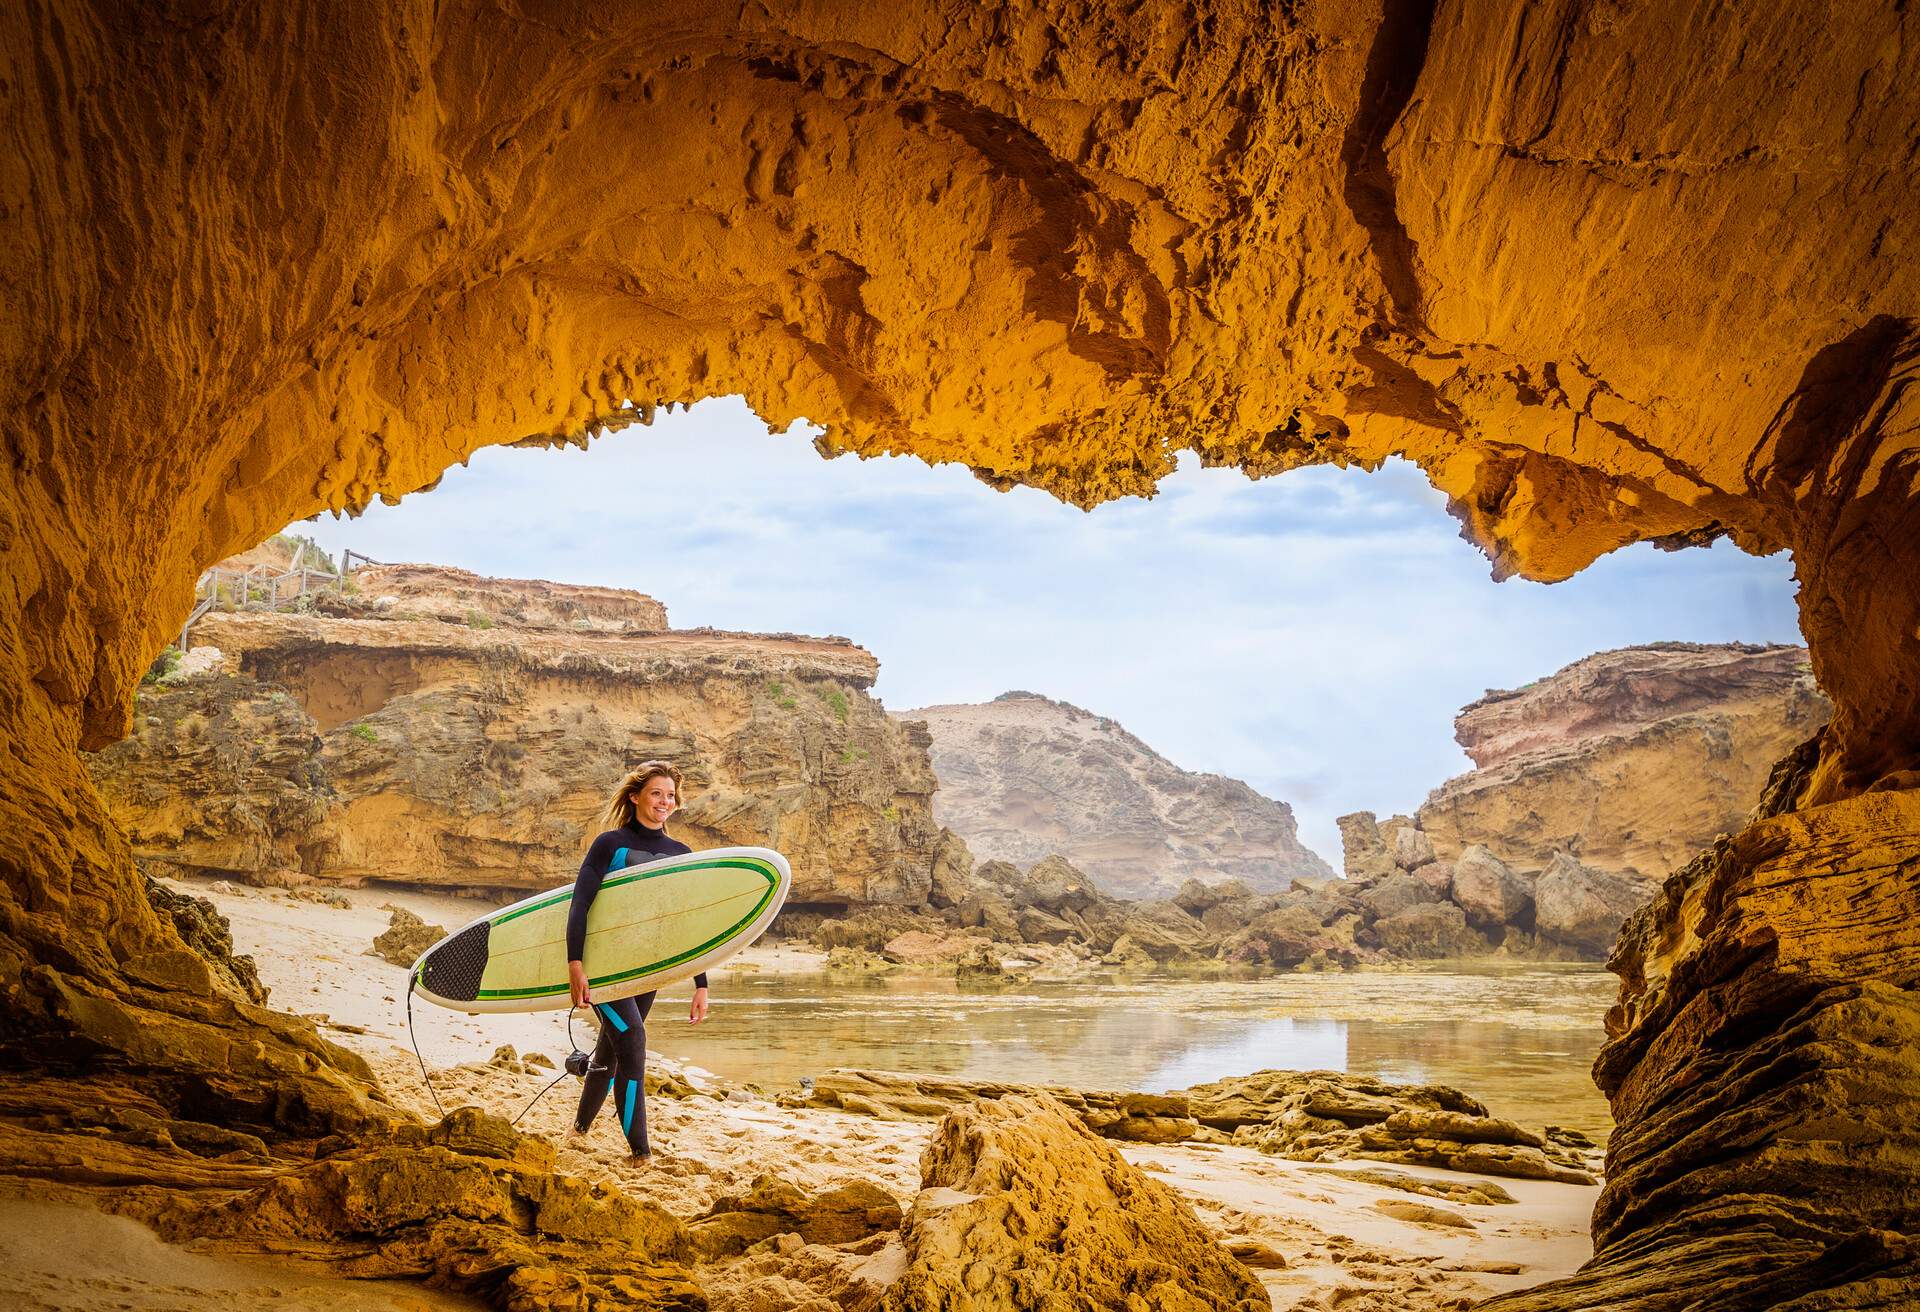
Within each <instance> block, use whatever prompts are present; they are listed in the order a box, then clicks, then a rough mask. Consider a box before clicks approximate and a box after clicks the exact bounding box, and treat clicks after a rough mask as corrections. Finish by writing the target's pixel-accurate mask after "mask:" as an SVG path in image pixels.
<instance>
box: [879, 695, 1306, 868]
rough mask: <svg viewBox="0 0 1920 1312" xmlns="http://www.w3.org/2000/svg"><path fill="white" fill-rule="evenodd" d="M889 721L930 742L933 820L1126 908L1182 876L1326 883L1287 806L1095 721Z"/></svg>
mask: <svg viewBox="0 0 1920 1312" xmlns="http://www.w3.org/2000/svg"><path fill="white" fill-rule="evenodd" d="M900 716H901V718H902V719H904V720H919V721H923V722H924V723H925V724H926V726H927V729H928V731H929V732H930V733H931V734H932V735H933V770H934V773H935V774H936V775H937V776H939V779H940V791H939V792H938V793H936V794H935V795H934V799H933V811H934V818H935V819H936V820H937V821H938V822H939V823H940V824H942V825H945V826H947V827H948V828H950V829H952V830H953V831H954V832H955V833H957V834H959V835H960V836H961V837H962V838H964V839H966V841H967V846H968V847H970V848H972V849H973V851H974V853H975V854H976V855H978V856H980V857H982V858H984V859H988V860H997V861H1006V862H1010V863H1014V864H1018V865H1032V864H1033V863H1034V862H1036V861H1039V860H1042V859H1043V858H1045V857H1048V856H1052V855H1055V854H1058V855H1060V856H1063V857H1065V858H1066V859H1067V860H1068V861H1070V862H1072V863H1073V864H1074V865H1075V866H1078V867H1079V868H1080V869H1082V870H1084V871H1086V872H1087V873H1088V874H1089V875H1091V876H1093V878H1094V879H1096V880H1097V881H1099V883H1100V885H1101V887H1103V888H1105V889H1107V890H1109V891H1110V892H1112V893H1113V894H1114V895H1115V896H1118V897H1125V898H1133V899H1151V898H1155V897H1166V896H1168V895H1170V894H1172V893H1173V891H1174V890H1175V889H1177V888H1179V887H1180V885H1181V884H1183V883H1185V882H1186V881H1187V880H1189V879H1198V880H1200V881H1201V882H1202V883H1207V884H1218V883H1223V882H1225V881H1227V880H1234V879H1237V880H1239V881H1241V882H1242V883H1244V884H1246V885H1248V886H1249V887H1251V888H1253V889H1256V890H1258V891H1260V892H1267V893H1271V892H1279V891H1281V890H1284V889H1285V888H1287V887H1288V885H1290V884H1291V883H1292V882H1293V880H1294V879H1296V878H1308V879H1324V878H1327V877H1328V876H1330V875H1331V874H1332V873H1333V871H1332V870H1331V869H1329V868H1328V866H1327V863H1326V862H1324V861H1322V860H1321V859H1320V858H1319V857H1318V856H1316V855H1315V854H1314V853H1313V852H1312V851H1310V850H1309V849H1308V848H1306V847H1305V846H1303V845H1302V844H1301V842H1300V837H1299V833H1298V830H1297V827H1296V826H1295V824H1294V819H1293V810H1292V808H1290V807H1289V806H1288V805H1287V804H1286V803H1285V802H1280V801H1275V800H1274V799H1272V798H1269V797H1262V796H1261V795H1260V794H1259V793H1257V792H1255V791H1254V790H1253V789H1251V788H1249V787H1248V786H1247V785H1246V784H1244V783H1241V782H1240V781H1239V780H1238V779H1228V778H1226V777H1225V776H1223V775H1217V774H1196V773H1193V772H1191V771H1187V770H1182V769H1181V768H1180V767H1179V766H1177V765H1175V764H1174V763H1173V762H1171V761H1169V760H1167V759H1166V758H1165V757H1164V756H1162V755H1160V754H1159V753H1158V752H1156V751H1154V750H1153V749H1152V748H1151V747H1149V746H1147V744H1145V743H1143V742H1141V741H1140V740H1139V739H1138V738H1136V737H1134V735H1132V734H1130V733H1128V732H1127V731H1126V730H1125V729H1124V728H1122V727H1121V726H1120V725H1119V724H1117V723H1115V722H1114V721H1112V720H1110V719H1107V718H1106V717H1105V716H1099V715H1094V714H1092V713H1091V712H1088V711H1083V710H1081V709H1080V708H1079V707H1077V706H1071V705H1069V704H1067V703H1066V702H1060V701H1055V700H1053V699H1052V698H1049V697H1042V696H1040V695H1038V694H1036V693H1030V692H1009V693H1002V694H1001V695H1000V696H998V697H996V698H994V699H993V700H992V701H990V702H986V703H983V704H980V705H956V706H927V707H922V708H921V709H919V710H915V711H903V712H901V713H900Z"/></svg>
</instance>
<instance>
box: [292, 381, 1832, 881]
mask: <svg viewBox="0 0 1920 1312" xmlns="http://www.w3.org/2000/svg"><path fill="white" fill-rule="evenodd" d="M808 437H809V435H808V434H807V433H806V432H805V431H803V430H801V429H799V428H796V429H794V430H792V431H790V432H787V433H770V432H769V431H768V430H767V427H766V425H765V424H764V423H762V422H761V421H760V420H759V419H758V418H757V417H756V416H755V415H754V414H753V413H752V411H750V410H749V409H748V408H747V406H746V405H745V403H744V402H743V401H741V400H739V399H738V398H726V399H718V400H711V401H704V402H701V403H700V404H699V405H697V406H694V407H693V408H691V409H687V408H684V407H682V408H677V409H675V410H673V411H671V412H667V413H662V414H660V415H658V416H657V417H656V419H655V421H654V423H653V424H652V425H651V426H650V427H645V428H642V427H634V428H629V429H626V430H624V431H622V432H618V433H614V434H611V435H609V436H607V437H603V438H600V439H599V440H597V441H595V442H594V443H593V444H592V445H591V446H590V447H589V448H588V449H587V450H585V451H581V450H578V449H570V448H562V449H556V450H524V449H513V448H506V447H491V448H487V449H486V450H483V451H480V452H478V453H476V454H475V455H474V456H473V458H472V459H471V461H470V462H469V463H468V464H467V465H466V466H464V467H456V468H454V469H451V470H449V471H448V472H447V474H446V477H445V478H444V479H443V480H442V481H441V483H440V485H439V486H438V487H437V488H436V489H435V490H433V491H431V492H423V493H416V494H414V495H412V496H409V497H407V498H405V499H404V500H402V501H401V502H400V504H399V505H397V506H384V505H378V504H376V505H375V506H373V507H371V508H370V509H369V510H368V511H367V512H366V513H365V514H364V515H362V516H361V517H360V518H358V519H334V518H332V517H330V516H323V517H321V518H320V519H318V520H316V521H313V522H312V523H310V524H305V525H298V526H294V531H296V532H303V533H309V534H311V535H312V536H313V537H314V538H315V539H316V540H318V541H319V542H320V543H321V544H322V545H323V546H325V547H326V548H327V549H328V550H329V551H334V552H337V551H338V550H340V549H341V548H343V547H350V548H352V549H353V550H355V551H358V552H362V553H364V554H366V555H368V556H371V557H373V558H375V559H376V560H383V561H427V562H432V563H434V564H442V565H457V566H460V567H461V568H464V569H470V570H474V571H476V572H477V573H481V574H491V575H498V576H505V577H513V578H544V579H552V580H556V581H560V582H567V583H592V584H610V585H613V586H617V587H624V588H634V589H637V590H639V591H641V592H645V593H647V594H649V595H650V596H653V597H655V598H657V599H659V600H660V601H661V602H663V603H665V605H666V607H667V615H668V618H669V621H670V622H671V623H672V624H673V626H674V627H676V628H691V627H696V626H700V625H712V626H714V627H715V628H723V629H737V630H746V631H752V632H796V633H813V634H841V635H844V636H846V637H849V638H852V639H853V640H854V641H856V642H858V643H859V644H860V645H862V646H863V647H866V648H867V649H868V650H870V651H872V652H873V653H874V655H875V656H877V657H878V658H879V660H880V680H879V683H878V685H877V686H876V687H875V689H874V693H875V695H876V696H878V697H879V698H881V699H882V700H883V701H884V702H885V704H886V705H887V707H888V708H889V709H891V710H896V711H899V710H907V709H911V708H914V707H919V706H928V705H934V704H939V703H947V702H978V701H986V700H988V699H990V698H992V697H994V696H997V695H998V694H1000V693H1002V692H1005V691H1007V690H1009V689H1013V688H1020V689H1026V690H1028V691H1031V692H1038V693H1043V694H1045V695H1046V696H1049V697H1053V698H1056V699H1059V700H1063V701H1068V702H1072V703H1074V704H1075V705H1077V706H1081V707H1084V708H1085V709H1087V710H1089V711H1093V712H1095V713H1096V714H1100V715H1106V716H1110V717H1112V718H1113V719H1115V720H1118V721H1119V722H1120V723H1121V724H1122V725H1124V726H1125V727H1126V728H1127V729H1128V730H1130V731H1131V732H1133V733H1134V734H1135V735H1137V736H1138V737H1140V738H1141V739H1143V740H1144V741H1145V742H1147V743H1148V744H1149V745H1151V746H1152V747H1153V748H1155V749H1156V750H1157V751H1159V752H1160V753H1161V754H1162V755H1164V756H1166V757H1168V758H1169V759H1171V760H1172V761H1173V762H1174V763H1175V764H1177V765H1179V766H1181V767H1182V768H1184V769H1188V770H1206V771H1213V772H1216V773H1219V774H1225V775H1230V776H1233V777H1234V778H1238V779H1244V780H1245V781H1247V782H1248V783H1249V784H1251V785H1252V786H1253V787H1255V788H1256V789H1258V790H1259V791H1261V792H1263V793H1265V794H1267V795H1268V796H1270V797H1277V798H1279V799H1281V800H1283V801H1285V802H1287V803H1289V804H1290V805H1291V806H1292V807H1293V809H1294V812H1295V815H1296V816H1297V817H1298V820H1299V822H1300V832H1301V837H1302V838H1303V840H1304V841H1305V842H1306V843H1307V845H1308V846H1310V847H1312V848H1313V849H1314V850H1315V851H1317V852H1319V853H1320V854H1321V856H1323V857H1325V858H1326V859H1327V861H1328V862H1329V863H1330V864H1332V865H1333V866H1334V867H1336V868H1338V867H1339V865H1340V840H1339V834H1338V830H1337V828H1336V826H1335V824H1334V820H1335V817H1337V816H1340V815H1344V814H1346V813H1347V812H1349V811H1359V810H1367V811H1374V812H1376V813H1378V814H1380V815H1382V816H1385V815H1389V814H1393V813H1397V812H1411V811H1412V810H1413V809H1414V808H1415V807H1417V806H1418V805H1419V804H1420V802H1421V801H1422V800H1423V799H1424V798H1425V796H1426V794H1427V792H1428V791H1429V790H1430V789H1432V788H1435V787H1437V786H1438V785H1439V784H1440V783H1442V782H1443V781H1444V780H1446V779H1447V778H1449V777H1451V776H1452V775H1455V774H1458V773H1460V772H1461V771H1463V770H1466V769H1469V768H1471V765H1472V762H1470V761H1469V760H1468V759H1467V757H1466V755H1465V754H1464V753H1462V752H1461V751H1460V749H1459V747H1458V746H1457V745H1456V744H1455V743H1454V741H1453V716H1454V714H1455V713H1456V712H1457V711H1458V710H1459V708H1460V707H1462V706H1464V705H1465V704H1467V703H1468V702H1470V701H1473V700H1474V699H1475V698H1477V697H1480V696H1481V695H1482V694H1483V693H1484V692H1485V691H1486V690H1487V689H1490V688H1513V687H1518V686H1520V685H1522V684H1525V683H1527V682H1529V681H1531V680H1534V679H1538V678H1541V677H1543V676H1545V675H1548V674H1551V673H1552V672H1553V671H1555V670H1557V669H1559V668H1560V667H1562V666H1564V665H1566V664H1568V663H1570V662H1572V661H1575V660H1578V659H1579V658H1580V657H1582V656H1586V655H1590V654H1591V653H1593V652H1596V651H1604V650H1607V649H1609V648H1613V647H1624V646H1629V645H1633V644H1636V643H1644V642H1656V641H1661V640H1684V641H1694V642H1729V641H1742V642H1798V641H1800V635H1799V628H1798V622H1797V617H1796V611H1795V607H1794V590H1795V585H1794V582H1793V579H1792V565H1791V562H1790V561H1789V559H1788V558H1787V556H1786V555H1785V554H1784V553H1783V554H1781V555H1778V556H1774V557H1769V558H1764V559H1762V558H1757V557H1752V556H1746V555H1743V554H1741V553H1740V552H1739V551H1738V550H1737V549H1736V548H1734V547H1733V546H1732V545H1731V544H1729V543H1726V542H1721V543H1718V544H1716V545H1714V546H1713V547H1712V548H1709V549H1695V550H1689V551H1682V552H1661V551H1657V550H1655V549H1653V548H1652V547H1648V546H1644V545H1642V546H1636V547H1629V548H1627V549H1625V550H1623V551H1618V552H1615V553H1614V554H1612V555H1611V556H1608V557H1605V558H1604V559H1602V560H1600V561H1599V562H1597V563H1596V564H1594V565H1593V566H1592V567H1590V568H1589V569H1587V570H1586V571H1585V572H1584V573H1582V574H1580V575H1578V576H1576V577H1575V578H1573V579H1571V580H1569V581H1567V582H1565V583H1558V584H1553V585H1551V586H1548V585H1544V584H1537V583H1528V582H1525V581H1522V580H1517V579H1515V580H1508V581H1506V582H1504V583H1494V582H1493V581H1492V580H1491V577H1490V574H1489V567H1488V564H1487V561H1486V559H1485V558H1484V557H1483V556H1481V555H1480V553H1479V552H1478V551H1477V550H1475V549H1474V548H1473V547H1472V546H1470V545H1469V544H1468V543H1466V542H1464V541H1462V540H1461V539H1460V537H1459V532H1458V526H1457V525H1456V524H1455V522H1454V520H1453V519H1452V518H1451V517H1450V516H1448V515H1447V513H1446V509H1445V498H1444V497H1442V496H1441V495H1440V494H1439V493H1437V492H1435V491H1434V490H1433V489H1432V488H1430V487H1429V486H1428V485H1427V483H1426V481H1425V479H1424V478H1423V477H1422V476H1421V474H1420V471H1419V470H1418V469H1416V468H1415V467H1413V466H1412V465H1410V464H1406V463H1404V462H1401V461H1391V462H1389V463H1388V465H1387V466H1386V467H1384V468H1382V469H1381V470H1379V471H1378V472H1376V473H1373V474H1366V473H1362V472H1359V471H1357V470H1344V471H1343V470H1336V469H1306V470H1298V471H1295V472H1293V473H1290V474H1286V475H1282V476H1280V477H1278V478H1271V479H1264V480H1260V481H1253V480H1249V479H1247V478H1246V477H1245V476H1244V475H1242V474H1240V473H1239V472H1237V471H1234V470H1221V469H1214V470H1204V469H1201V468H1199V467H1198V464H1197V462H1194V461H1192V460H1191V458H1188V459H1187V460H1186V461H1185V462H1184V463H1183V464H1182V465H1181V468H1180V469H1179V471H1178V472H1177V473H1175V474H1173V475H1172V476H1170V477H1169V478H1167V479H1166V480H1165V481H1164V482H1163V483H1162V485H1161V488H1160V492H1159V494H1158V495H1157V496H1155V497H1154V498H1153V499H1151V500H1145V499H1141V498H1130V499H1127V500H1124V501H1120V502H1115V503H1112V504H1109V505H1106V506H1102V507H1100V508H1098V509H1096V510H1094V511H1091V512H1086V511H1081V510H1078V509H1075V508H1074V507H1071V506H1067V505H1063V504H1062V503H1060V502H1058V501H1055V500H1054V499H1053V498H1052V497H1050V496H1047V495H1046V494H1044V493H1041V492H1036V491H1033V490H1032V489H1028V488H1017V489H1015V490H1014V491H1012V492H1006V493H1000V492H995V491H993V490H992V489H990V488H988V487H987V486H986V485H984V484H982V483H980V482H979V481H978V480H976V479H975V478H974V477H973V476H972V475H971V474H969V473H968V472H967V471H966V470H965V469H963V468H960V467H958V466H945V467H939V468H934V467H930V466H927V465H925V464H922V463H920V462H919V461H917V460H913V459H909V458H881V459H875V460H867V461H862V460H860V459H859V458H858V457H855V456H842V457H841V458H839V459H837V460H832V461H827V460H822V459H821V458H820V456H819V455H818V454H817V453H816V452H815V451H814V449H813V446H812V444H811V442H810V441H809V440H808Z"/></svg>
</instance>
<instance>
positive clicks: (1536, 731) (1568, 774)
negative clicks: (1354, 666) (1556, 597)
mask: <svg viewBox="0 0 1920 1312" xmlns="http://www.w3.org/2000/svg"><path fill="white" fill-rule="evenodd" d="M1831 711H1832V708H1831V707H1830V706H1829V704H1828V702H1827V699H1826V697H1825V696H1823V695H1822V694H1821V692H1820V689H1819V687H1818V685H1817V684H1815V682H1814V678H1813V666H1812V665H1811V664H1810V663H1809V662H1808V659H1807V652H1806V649H1805V648H1804V647H1791V646H1758V647H1757V646H1748V645H1745V644H1741V643H1727V644H1717V645H1708V644H1702V643H1690V642H1662V643H1655V644H1652V645H1651V646H1645V647H1627V648H1623V649H1621V650H1618V651H1603V652H1599V653H1597V654H1595V655H1593V656H1588V657H1586V658H1585V659H1584V660H1579V661H1575V662H1574V663H1573V664H1571V665H1569V666H1567V667H1566V668H1565V669H1562V670H1559V671H1556V672H1555V673H1553V674H1551V675H1548V676H1547V677H1546V678H1544V679H1540V680H1538V681H1537V682H1535V683H1530V684H1528V685H1527V686H1525V687H1524V688H1518V689H1514V690H1512V691H1500V692H1489V693H1488V694H1487V695H1486V696H1485V697H1483V698H1481V699H1480V700H1479V701H1477V702H1474V703H1473V704H1472V705H1470V706H1467V707H1465V708H1463V709H1462V710H1461V712H1460V714H1459V715H1458V716H1457V717H1456V718H1455V719H1454V722H1453V723H1454V737H1455V738H1456V739H1457V740H1458V741H1459V743H1460V745H1461V747H1463V748H1465V749H1466V752H1467V755H1468V756H1470V757H1472V758H1473V762H1474V766H1475V768H1474V769H1473V770H1471V771H1469V772H1468V773H1466V774H1463V775H1459V776H1457V777H1455V778H1453V779H1449V780H1448V781H1447V782H1446V783H1444V784H1442V785H1440V787H1438V788H1436V789H1434V791H1433V792H1432V793H1431V794H1429V795H1428V797H1427V800H1426V802H1425V804H1423V805H1422V806H1421V807H1420V810H1419V811H1418V812H1417V813H1416V816H1415V820H1416V823H1417V824H1418V827H1419V828H1420V829H1421V830H1422V831H1423V832H1424V833H1425V834H1426V835H1427V837H1428V838H1429V839H1430V840H1431V841H1432V843H1433V846H1434V849H1435V851H1436V852H1437V853H1438V854H1439V856H1440V857H1441V859H1442V860H1452V859H1453V858H1454V857H1456V856H1458V855H1459V854H1460V852H1461V850H1462V849H1464V848H1465V847H1467V846H1469V845H1471V844H1476V843H1477V844H1479V845H1481V846H1482V847H1485V848H1487V849H1488V850H1490V851H1491V852H1493V853H1494V854H1495V855H1496V856H1498V857H1499V858H1500V859H1501V860H1503V861H1505V862H1507V863H1508V864H1509V865H1512V866H1516V867H1520V868H1523V869H1528V870H1536V871H1537V870H1543V869H1545V868H1546V866H1547V865H1548V863H1549V862H1551V861H1552V860H1553V857H1554V855H1555V853H1559V852H1565V853H1568V854H1569V855H1572V856H1574V857H1577V858H1578V859H1579V861H1580V862H1581V864H1582V865H1585V866H1589V867H1592V868H1594V869H1598V870H1605V871H1609V872H1611V873H1614V874H1622V875H1627V876H1629V877H1633V878H1639V879H1655V880H1657V879H1664V878H1665V877H1666V875H1667V873H1668V872H1669V871H1672V870H1676V869H1678V868H1679V867H1680V866H1682V865H1684V864H1685V863H1686V862H1688V861H1690V860H1692V859H1693V856H1694V855H1695V854H1696V853H1697V852H1699V851H1700V850H1701V849H1702V848H1704V847H1706V846H1707V845H1708V844H1710V843H1712V842H1713V840H1714V837H1715V835H1718V834H1727V833H1732V832H1734V831H1735V830H1737V829H1739V828H1740V827H1741V825H1743V824H1744V823H1745V822H1746V816H1747V813H1748V812H1749V811H1751V810H1752V809H1753V804H1754V801H1755V799H1757V798H1758V797H1759V796H1760V789H1761V786H1762V785H1764V784H1765V783H1766V780H1767V773H1768V771H1770V770H1771V769H1772V768H1773V765H1774V762H1776V761H1778V760H1779V759H1780V758H1781V757H1782V756H1785V755H1786V754H1787V753H1788V752H1789V751H1791V750H1792V749H1793V748H1794V747H1796V746H1797V745H1799V744H1800V743H1801V742H1803V741H1805V740H1806V739H1807V737H1808V736H1809V735H1811V734H1812V733H1813V732H1814V731H1815V730H1817V729H1819V728H1820V726H1821V725H1823V724H1825V723H1826V722H1827V717H1828V715H1829V714H1831Z"/></svg>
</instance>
